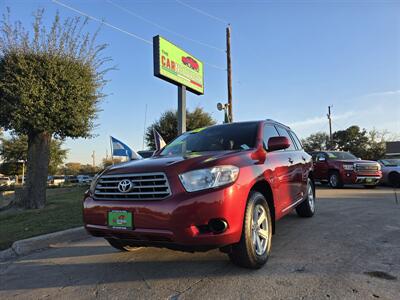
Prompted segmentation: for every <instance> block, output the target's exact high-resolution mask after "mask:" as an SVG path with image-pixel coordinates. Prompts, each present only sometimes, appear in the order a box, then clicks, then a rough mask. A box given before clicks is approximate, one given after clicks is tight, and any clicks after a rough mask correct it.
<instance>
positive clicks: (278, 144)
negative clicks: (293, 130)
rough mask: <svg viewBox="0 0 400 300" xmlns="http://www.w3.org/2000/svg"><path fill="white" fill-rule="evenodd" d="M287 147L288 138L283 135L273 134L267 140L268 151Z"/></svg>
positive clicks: (288, 145) (288, 144)
mask: <svg viewBox="0 0 400 300" xmlns="http://www.w3.org/2000/svg"><path fill="white" fill-rule="evenodd" d="M289 147H290V143H289V139H288V138H287V137H285V136H273V137H270V138H269V140H268V151H277V150H284V149H287V148H289Z"/></svg>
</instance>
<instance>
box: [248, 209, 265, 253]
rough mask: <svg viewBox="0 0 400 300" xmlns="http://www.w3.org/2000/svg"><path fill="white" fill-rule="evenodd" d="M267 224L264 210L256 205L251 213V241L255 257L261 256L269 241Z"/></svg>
mask: <svg viewBox="0 0 400 300" xmlns="http://www.w3.org/2000/svg"><path fill="white" fill-rule="evenodd" d="M268 226H269V224H268V218H267V212H266V210H265V208H264V207H263V206H262V205H260V204H258V205H256V207H255V208H254V211H253V220H252V225H251V229H252V240H253V247H254V250H255V252H256V254H257V255H263V254H264V253H265V251H266V250H267V246H268V241H269V234H270V232H269V227H268Z"/></svg>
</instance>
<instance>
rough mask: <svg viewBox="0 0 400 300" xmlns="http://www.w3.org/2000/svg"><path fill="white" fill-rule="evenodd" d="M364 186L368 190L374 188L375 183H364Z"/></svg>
mask: <svg viewBox="0 0 400 300" xmlns="http://www.w3.org/2000/svg"><path fill="white" fill-rule="evenodd" d="M364 187H365V188H366V189H368V190H372V189H374V188H376V185H364Z"/></svg>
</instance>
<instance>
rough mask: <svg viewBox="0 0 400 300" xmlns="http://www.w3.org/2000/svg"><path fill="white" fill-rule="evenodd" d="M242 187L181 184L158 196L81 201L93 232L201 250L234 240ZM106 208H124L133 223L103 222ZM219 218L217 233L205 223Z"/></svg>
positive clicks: (237, 233)
mask: <svg viewBox="0 0 400 300" xmlns="http://www.w3.org/2000/svg"><path fill="white" fill-rule="evenodd" d="M247 196H248V191H247V190H246V189H245V188H244V186H243V185H241V184H238V183H235V184H234V185H231V186H228V187H225V188H220V189H217V190H211V191H210V190H208V191H203V192H195V193H187V192H185V191H183V190H181V191H179V192H175V193H173V195H172V196H170V197H168V198H166V199H164V200H160V201H115V200H102V201H99V200H94V199H93V198H92V197H91V196H87V197H86V198H85V200H84V202H83V217H84V223H85V228H86V230H87V231H88V232H89V233H90V234H92V235H94V236H98V237H105V238H116V239H120V240H126V241H127V242H129V243H130V244H132V245H137V246H161V247H167V248H172V249H187V250H202V249H210V248H218V247H222V246H225V245H229V244H233V243H237V242H238V241H239V240H240V237H241V232H242V224H243V215H244V209H245V205H246V200H247ZM111 210H127V211H130V212H131V213H132V216H133V229H114V228H110V227H108V225H107V215H108V212H109V211H111ZM212 219H222V220H224V221H226V223H227V224H228V226H227V229H226V230H225V231H224V232H222V233H218V234H217V233H213V232H211V231H210V230H209V227H208V223H209V221H210V220H212Z"/></svg>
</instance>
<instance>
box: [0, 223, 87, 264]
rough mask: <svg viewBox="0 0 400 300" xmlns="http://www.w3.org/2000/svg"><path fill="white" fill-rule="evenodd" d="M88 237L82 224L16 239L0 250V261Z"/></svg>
mask: <svg viewBox="0 0 400 300" xmlns="http://www.w3.org/2000/svg"><path fill="white" fill-rule="evenodd" d="M88 237H89V235H88V233H87V232H86V229H85V228H84V227H83V226H82V227H77V228H71V229H67V230H63V231H57V232H53V233H48V234H44V235H39V236H36V237H32V238H29V239H25V240H20V241H16V242H14V243H13V244H12V246H11V247H10V248H8V249H6V250H3V251H0V261H4V260H9V259H13V258H17V257H19V256H23V255H27V254H29V253H31V252H34V251H36V250H41V249H46V248H49V247H50V246H51V245H52V244H57V243H60V242H63V243H64V242H72V241H77V240H83V239H85V238H88Z"/></svg>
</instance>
